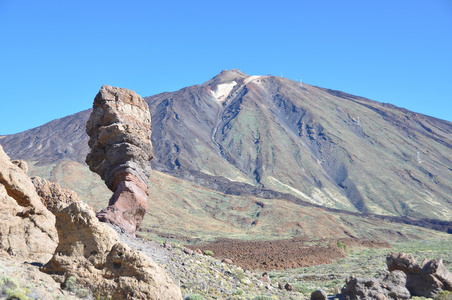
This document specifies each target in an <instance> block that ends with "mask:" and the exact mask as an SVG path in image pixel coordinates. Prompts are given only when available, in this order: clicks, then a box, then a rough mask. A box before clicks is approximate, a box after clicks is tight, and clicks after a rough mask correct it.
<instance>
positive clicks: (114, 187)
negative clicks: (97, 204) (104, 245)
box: [86, 85, 153, 234]
mask: <svg viewBox="0 0 452 300" xmlns="http://www.w3.org/2000/svg"><path fill="white" fill-rule="evenodd" d="M86 132H87V133H88V135H89V136H90V140H89V142H88V144H89V146H90V148H91V152H90V153H88V155H87V157H86V163H87V164H88V166H89V168H90V170H91V171H93V172H96V173H97V174H99V175H100V176H101V178H102V179H103V180H104V181H105V183H106V184H107V186H108V188H109V189H110V190H111V191H112V192H113V193H114V194H113V196H112V197H111V198H110V201H109V203H108V207H107V208H105V209H103V210H102V211H100V212H99V213H97V217H98V218H99V220H100V221H103V222H109V223H112V224H116V225H118V226H120V227H122V228H123V229H125V230H126V231H128V232H129V233H132V234H134V233H135V232H136V230H137V229H138V228H139V227H140V225H141V222H142V220H143V217H144V214H145V213H146V210H147V196H148V189H147V183H148V179H149V176H150V172H151V165H150V160H151V159H152V157H153V156H152V143H151V115H150V113H149V107H148V105H147V103H146V102H145V101H144V100H143V99H142V98H141V97H140V96H139V95H137V94H136V93H135V92H133V91H131V90H127V89H122V88H117V87H112V86H107V85H104V86H102V88H101V89H100V91H99V93H98V94H97V95H96V97H95V99H94V104H93V111H92V113H91V116H90V118H89V120H88V122H87V124H86Z"/></svg>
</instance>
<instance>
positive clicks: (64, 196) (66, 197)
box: [31, 176, 80, 212]
mask: <svg viewBox="0 0 452 300" xmlns="http://www.w3.org/2000/svg"><path fill="white" fill-rule="evenodd" d="M31 181H32V182H33V185H34V186H35V188H36V192H37V193H38V195H39V197H41V201H42V203H43V204H44V205H45V206H46V207H47V209H48V210H50V211H51V212H54V211H56V209H57V206H58V205H59V204H60V203H66V204H69V203H72V202H77V201H80V198H79V197H78V195H77V193H76V192H74V191H71V190H68V189H65V188H62V187H61V186H60V185H59V184H58V183H55V182H51V181H48V180H45V179H42V178H41V177H37V176H36V177H32V178H31Z"/></svg>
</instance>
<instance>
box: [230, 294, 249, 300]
mask: <svg viewBox="0 0 452 300" xmlns="http://www.w3.org/2000/svg"><path fill="white" fill-rule="evenodd" d="M228 299H229V300H246V298H245V297H244V296H240V295H233V296H231V297H229V298H228Z"/></svg>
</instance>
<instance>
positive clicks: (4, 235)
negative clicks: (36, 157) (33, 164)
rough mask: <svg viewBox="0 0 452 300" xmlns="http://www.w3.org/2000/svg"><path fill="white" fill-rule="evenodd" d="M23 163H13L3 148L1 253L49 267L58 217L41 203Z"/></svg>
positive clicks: (0, 167) (0, 158) (0, 161)
mask: <svg viewBox="0 0 452 300" xmlns="http://www.w3.org/2000/svg"><path fill="white" fill-rule="evenodd" d="M26 169H27V168H26V164H24V162H23V161H17V162H16V163H15V164H14V163H12V162H11V161H10V159H9V157H8V156H7V155H6V153H5V152H4V151H3V148H2V147H1V146H0V211H1V213H0V249H2V250H3V251H5V252H7V253H9V254H10V255H11V256H13V257H15V258H17V259H19V260H22V261H32V262H39V263H46V262H47V261H48V260H49V259H50V258H51V257H52V254H53V253H54V251H55V248H56V246H57V243H58V235H57V231H56V229H55V216H54V215H53V214H52V213H51V212H50V211H48V210H47V208H46V207H45V206H44V205H43V204H42V203H41V199H40V197H39V196H38V194H37V193H36V189H35V187H34V186H33V183H32V182H31V179H30V178H29V177H28V176H27V174H26V173H25V171H24V170H26Z"/></svg>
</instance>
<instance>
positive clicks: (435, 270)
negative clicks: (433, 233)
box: [386, 252, 452, 298]
mask: <svg viewBox="0 0 452 300" xmlns="http://www.w3.org/2000/svg"><path fill="white" fill-rule="evenodd" d="M386 263H387V265H388V270H390V271H392V270H400V271H403V272H404V273H405V274H406V277H407V282H406V287H407V288H408V290H409V291H410V292H411V294H412V295H413V296H420V297H427V298H434V297H435V296H436V295H437V294H438V293H439V292H441V291H442V290H448V291H452V274H451V273H450V272H449V271H448V270H447V269H446V268H445V267H444V264H443V260H442V259H432V260H424V261H423V262H422V264H421V265H419V264H417V263H416V260H415V259H414V257H413V256H412V255H409V254H405V253H403V252H400V253H394V252H391V253H390V254H388V256H387V257H386Z"/></svg>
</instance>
